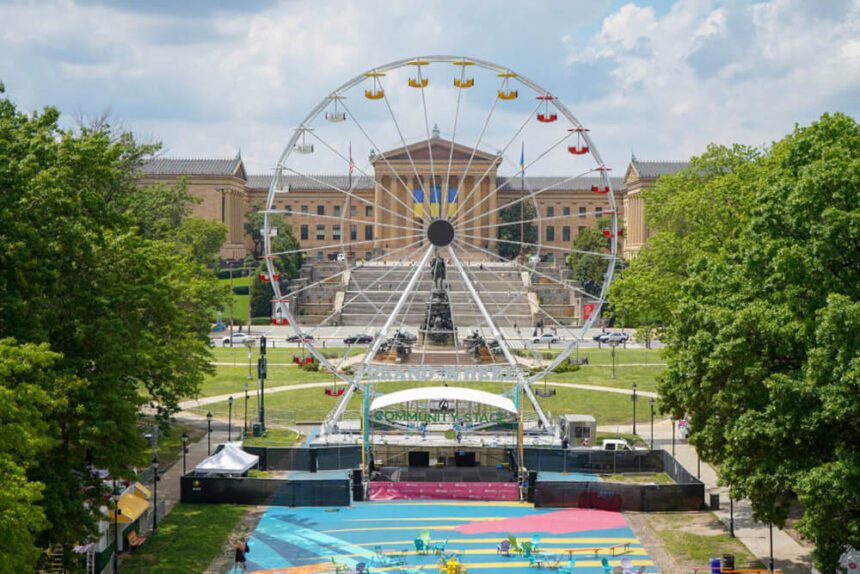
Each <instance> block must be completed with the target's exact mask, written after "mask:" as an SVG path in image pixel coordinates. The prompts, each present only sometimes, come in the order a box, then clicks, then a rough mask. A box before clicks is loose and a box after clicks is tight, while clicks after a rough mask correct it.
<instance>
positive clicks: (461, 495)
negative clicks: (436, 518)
mask: <svg viewBox="0 0 860 574" xmlns="http://www.w3.org/2000/svg"><path fill="white" fill-rule="evenodd" d="M519 498H520V496H519V489H518V488H517V483H516V482H371V483H370V500H519Z"/></svg>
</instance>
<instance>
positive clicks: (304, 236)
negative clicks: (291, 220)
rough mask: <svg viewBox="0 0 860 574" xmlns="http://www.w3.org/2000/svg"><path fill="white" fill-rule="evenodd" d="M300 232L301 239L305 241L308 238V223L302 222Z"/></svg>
mask: <svg viewBox="0 0 860 574" xmlns="http://www.w3.org/2000/svg"><path fill="white" fill-rule="evenodd" d="M300 233H301V240H302V241H307V240H308V224H307V223H302V226H301V232H300Z"/></svg>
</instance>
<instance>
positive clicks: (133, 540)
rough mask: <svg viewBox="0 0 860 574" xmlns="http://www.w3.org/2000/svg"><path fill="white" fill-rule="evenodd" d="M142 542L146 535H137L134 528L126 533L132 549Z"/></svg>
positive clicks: (138, 546)
mask: <svg viewBox="0 0 860 574" xmlns="http://www.w3.org/2000/svg"><path fill="white" fill-rule="evenodd" d="M144 542H146V536H139V535H138V534H137V532H135V531H134V530H132V531H131V532H129V533H128V545H129V547H130V548H131V549H132V550H134V549H135V548H140V547H141V546H143V543H144Z"/></svg>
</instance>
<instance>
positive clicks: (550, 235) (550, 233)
mask: <svg viewBox="0 0 860 574" xmlns="http://www.w3.org/2000/svg"><path fill="white" fill-rule="evenodd" d="M546 240H547V241H555V227H553V226H552V225H547V226H546Z"/></svg>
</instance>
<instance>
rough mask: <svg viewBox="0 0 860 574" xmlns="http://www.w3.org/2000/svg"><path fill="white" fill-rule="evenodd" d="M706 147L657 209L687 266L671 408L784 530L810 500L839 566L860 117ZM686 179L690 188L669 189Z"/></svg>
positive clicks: (854, 433)
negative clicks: (794, 510) (758, 142)
mask: <svg viewBox="0 0 860 574" xmlns="http://www.w3.org/2000/svg"><path fill="white" fill-rule="evenodd" d="M706 156H707V157H705V158H700V159H701V161H702V162H704V163H701V162H700V163H698V164H697V165H696V166H695V167H694V169H693V170H690V172H691V173H685V174H684V175H683V176H682V177H681V178H678V179H676V180H674V181H672V180H673V178H667V183H666V184H663V185H662V187H661V184H658V186H657V188H660V189H659V190H657V191H656V193H655V196H652V200H653V201H654V202H655V203H654V205H653V206H648V207H649V208H650V211H649V217H653V218H654V219H653V221H654V222H655V223H656V226H657V227H656V229H657V234H656V235H655V237H654V238H652V240H653V239H655V238H657V237H662V238H665V244H664V245H663V246H662V248H665V249H666V251H665V254H666V256H667V257H668V256H672V257H674V261H675V262H676V264H677V265H678V266H679V267H678V268H679V269H680V270H681V273H676V274H675V275H674V277H675V280H676V283H675V284H673V285H670V286H667V287H668V288H671V291H669V290H668V288H667V291H666V292H665V293H664V294H663V296H664V297H665V299H664V304H663V307H662V310H663V312H664V313H666V315H665V316H664V317H663V318H664V319H665V321H666V337H667V341H668V343H669V348H668V349H667V351H666V358H667V361H668V369H667V371H666V373H665V375H664V376H663V377H662V380H661V381H660V382H659V390H660V393H661V395H662V398H663V406H664V408H665V409H667V410H668V411H670V412H671V413H672V414H674V415H675V416H681V415H683V414H685V413H686V414H688V415H689V416H690V423H691V434H690V441H691V442H692V443H693V444H694V445H695V447H696V449H697V450H698V451H699V453H700V454H701V456H702V458H703V459H705V460H709V461H713V462H715V463H717V464H718V465H719V466H720V476H721V480H723V481H724V482H725V483H726V484H729V485H730V486H731V489H732V495H733V496H734V497H736V498H740V497H746V498H749V499H750V500H751V502H752V505H753V510H754V512H755V515H756V516H757V517H758V518H759V519H761V520H763V521H772V522H773V523H774V524H776V525H777V526H782V525H783V524H784V522H785V519H786V516H787V512H788V508H789V506H790V505H791V504H792V503H793V501H795V500H798V501H799V502H800V504H801V505H802V507H803V509H804V514H803V517H802V519H801V520H800V522H799V524H798V528H799V530H800V532H801V533H803V534H804V535H805V536H806V537H808V538H809V539H810V540H811V541H812V542H813V543H814V544H815V545H816V550H815V559H816V563H817V565H818V566H819V568H820V570H821V571H831V572H832V571H834V570H835V568H836V565H837V559H838V556H839V554H840V553H841V552H842V548H843V546H844V545H845V544H852V545H854V546H858V545H860V480H858V477H860V426H858V424H857V421H858V420H860V401H857V400H856V396H857V392H858V390H860V258H858V257H857V254H858V253H860V126H858V125H857V123H856V122H855V121H854V120H853V119H851V118H849V117H847V116H844V115H841V114H835V115H824V116H822V117H821V118H820V119H819V120H818V121H817V122H814V123H813V124H812V125H810V126H808V127H797V128H795V130H794V132H793V133H792V134H790V135H789V136H787V137H786V138H784V139H783V140H781V141H779V142H776V143H775V144H773V145H772V146H771V147H770V148H769V149H767V150H764V151H763V152H761V153H758V152H750V151H749V150H746V149H741V148H731V149H724V148H711V149H710V150H709V154H706ZM708 168H711V169H708ZM694 171H695V173H692V172H694ZM684 178H686V179H687V180H688V181H689V182H690V185H689V186H688V187H684V188H680V187H676V188H675V191H676V192H677V193H679V194H681V195H682V196H684V197H681V198H676V199H673V198H671V197H660V194H661V193H662V192H667V191H668V190H669V189H670V188H671V185H674V184H675V183H679V182H680V180H683V179H684ZM654 198H659V199H654ZM651 221H652V220H651V219H649V224H650V223H651ZM650 242H651V240H649V243H650ZM645 253H648V250H647V249H646V251H645ZM646 257H647V256H646ZM637 260H638V257H637ZM637 260H634V264H633V265H631V269H633V268H634V267H636V264H637ZM645 262H646V263H647V262H650V264H651V265H652V266H655V267H657V266H662V265H664V262H663V261H658V260H655V259H646V260H645ZM644 266H645V263H643V264H642V266H641V267H639V268H638V269H637V271H643V270H644ZM663 269H665V267H663ZM655 273H657V275H659V276H661V277H662V275H663V274H662V273H661V272H659V271H656V272H655ZM647 277H648V274H646V273H644V272H641V273H629V272H628V273H625V278H624V280H623V281H622V285H621V287H622V289H623V288H625V287H627V286H626V285H625V284H628V285H629V286H630V287H629V288H631V289H646V288H647V287H648V285H647V284H643V285H636V284H635V283H636V281H638V280H640V279H641V280H642V281H643V283H646V281H647ZM652 277H653V275H652ZM624 295H625V294H624V293H623V292H622V296H624ZM627 295H629V292H628V293H627Z"/></svg>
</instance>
